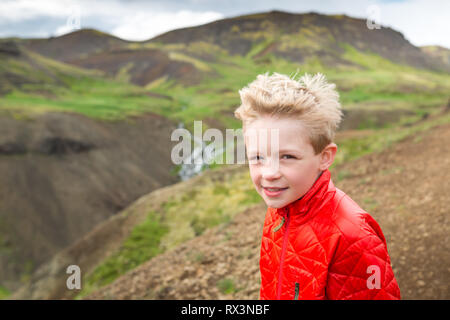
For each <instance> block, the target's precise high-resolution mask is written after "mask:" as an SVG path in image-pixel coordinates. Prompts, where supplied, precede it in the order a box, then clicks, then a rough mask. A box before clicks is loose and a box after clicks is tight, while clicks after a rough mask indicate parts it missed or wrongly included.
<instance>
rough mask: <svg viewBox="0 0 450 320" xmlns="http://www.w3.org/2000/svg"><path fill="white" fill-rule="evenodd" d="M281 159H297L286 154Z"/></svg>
mask: <svg viewBox="0 0 450 320" xmlns="http://www.w3.org/2000/svg"><path fill="white" fill-rule="evenodd" d="M281 158H283V159H296V158H295V157H294V156H292V155H290V154H284V155H283V156H282V157H281Z"/></svg>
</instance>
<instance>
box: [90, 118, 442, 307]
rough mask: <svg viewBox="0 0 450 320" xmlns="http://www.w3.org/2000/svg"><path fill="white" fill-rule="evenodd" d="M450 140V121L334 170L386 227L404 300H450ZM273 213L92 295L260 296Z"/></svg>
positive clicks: (194, 243) (244, 219) (244, 216)
mask: <svg viewBox="0 0 450 320" xmlns="http://www.w3.org/2000/svg"><path fill="white" fill-rule="evenodd" d="M447 141H450V125H448V124H447V125H441V126H438V127H435V128H432V129H430V130H428V131H425V132H423V133H419V134H417V135H414V136H411V137H408V138H406V139H404V140H403V141H401V142H399V143H397V144H395V145H393V146H391V147H390V148H389V149H387V150H385V151H383V152H382V153H379V154H371V155H367V156H364V157H362V158H360V159H357V160H356V161H354V162H351V163H347V164H344V165H342V166H340V167H338V168H336V169H335V170H333V171H332V179H333V181H334V183H335V185H336V186H337V187H338V188H340V189H342V190H343V191H344V192H346V193H347V194H348V195H350V196H351V197H352V198H353V199H354V200H355V201H356V202H358V203H359V204H360V206H361V207H363V208H364V209H365V210H367V211H368V212H370V213H371V214H372V216H373V217H374V218H375V219H376V220H377V221H378V223H379V224H380V225H381V227H382V229H383V232H384V234H385V236H386V239H387V242H388V250H389V253H390V256H391V260H392V265H393V268H394V272H395V276H396V278H397V280H398V283H399V285H400V290H401V294H402V298H403V299H450V292H449V287H448V283H449V280H450V269H449V266H450V256H449V252H450V250H449V238H448V235H449V231H450V230H449V223H448V217H449V213H450V209H449V208H448V206H447V202H448V200H449V199H450V191H449V190H450V172H449V169H450V146H449V145H448V143H447ZM339 172H341V173H346V174H344V175H343V174H341V176H345V178H341V179H339V180H338V178H337V176H338V173H339ZM265 211H266V207H265V205H264V204H260V205H257V206H255V207H253V208H251V209H249V210H247V211H245V212H242V213H240V214H238V215H236V216H235V218H234V219H233V220H232V221H231V222H230V223H229V224H227V225H222V226H219V227H216V228H214V229H211V230H208V231H207V232H206V233H205V234H203V235H201V236H199V237H197V238H194V239H192V240H191V241H189V242H187V243H185V244H183V245H181V246H179V247H177V248H175V249H174V250H172V251H169V252H166V253H165V254H162V255H160V256H158V257H155V258H154V259H152V260H150V261H148V262H146V263H145V264H143V265H142V266H140V267H138V268H136V269H135V270H132V271H130V272H128V273H127V274H125V275H124V276H122V277H121V278H119V279H117V280H116V281H115V282H113V283H112V284H110V285H109V286H107V287H105V288H102V289H101V290H99V291H97V292H94V293H92V294H91V295H90V296H88V297H87V298H88V299H258V296H259V246H260V239H261V231H262V224H263V220H264V215H265ZM227 288H228V289H229V290H228V291H227Z"/></svg>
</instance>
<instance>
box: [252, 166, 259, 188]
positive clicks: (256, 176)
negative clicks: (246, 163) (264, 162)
mask: <svg viewBox="0 0 450 320" xmlns="http://www.w3.org/2000/svg"><path fill="white" fill-rule="evenodd" d="M250 177H251V179H252V181H253V184H254V185H255V186H259V184H260V183H259V182H260V181H261V173H260V172H259V169H258V168H255V167H253V166H250Z"/></svg>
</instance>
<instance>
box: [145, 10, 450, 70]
mask: <svg viewBox="0 0 450 320" xmlns="http://www.w3.org/2000/svg"><path fill="white" fill-rule="evenodd" d="M149 42H160V43H165V44H175V43H183V44H188V43H190V44H192V43H196V42H207V43H212V44H215V45H218V46H219V47H221V48H223V49H225V50H227V52H228V53H229V54H231V55H234V54H238V55H242V56H245V55H247V54H249V53H250V52H251V50H252V48H253V47H254V46H255V45H258V44H260V45H261V50H260V51H259V52H256V53H255V55H253V56H254V57H255V56H256V57H258V58H261V55H267V54H269V53H273V54H274V55H275V56H277V57H282V58H286V59H289V60H291V61H295V62H299V63H301V62H303V61H305V60H306V59H307V58H311V57H313V56H317V57H319V58H320V59H323V60H324V61H325V62H326V64H327V65H329V66H333V65H334V64H336V63H338V64H342V63H343V64H350V65H352V64H353V63H354V61H348V60H347V59H345V58H342V55H343V53H344V52H345V48H344V47H342V44H346V45H350V46H352V47H354V48H356V49H357V50H359V51H361V52H370V53H375V54H378V55H380V56H381V57H383V58H386V59H388V60H390V61H393V62H395V63H401V64H408V65H410V66H413V67H417V68H429V69H433V70H440V69H441V68H443V67H445V65H443V64H441V63H439V62H438V61H435V60H434V59H430V58H428V57H427V56H426V55H424V54H423V53H422V51H421V50H420V48H417V47H415V46H413V45H412V44H411V43H410V42H409V41H407V40H406V39H405V38H404V36H403V35H402V34H401V33H400V32H398V31H395V30H393V29H391V28H385V27H382V28H381V29H373V30H371V29H369V28H368V27H367V23H366V20H363V19H356V18H351V17H348V16H346V15H322V14H317V13H307V14H294V13H287V12H282V11H270V12H267V13H259V14H252V15H244V16H239V17H235V18H229V19H223V20H218V21H215V22H211V23H208V24H204V25H202V26H198V27H191V28H184V29H179V30H173V31H169V32H166V33H164V34H162V35H159V36H157V37H155V38H152V39H150V40H149ZM446 70H447V71H449V70H450V69H448V68H446Z"/></svg>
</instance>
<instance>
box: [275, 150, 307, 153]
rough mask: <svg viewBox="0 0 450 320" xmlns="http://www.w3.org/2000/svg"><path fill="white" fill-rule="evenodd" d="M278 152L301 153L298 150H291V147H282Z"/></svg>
mask: <svg viewBox="0 0 450 320" xmlns="http://www.w3.org/2000/svg"><path fill="white" fill-rule="evenodd" d="M279 153H299V154H303V152H301V151H299V150H292V149H282V150H280V151H279Z"/></svg>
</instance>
